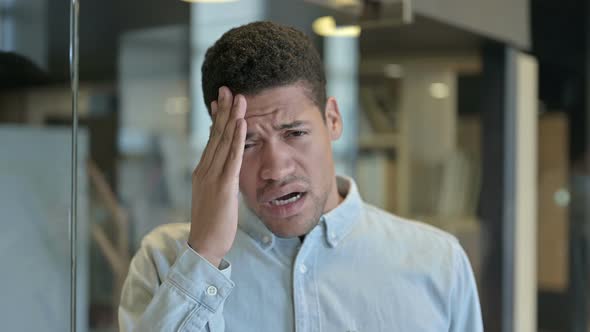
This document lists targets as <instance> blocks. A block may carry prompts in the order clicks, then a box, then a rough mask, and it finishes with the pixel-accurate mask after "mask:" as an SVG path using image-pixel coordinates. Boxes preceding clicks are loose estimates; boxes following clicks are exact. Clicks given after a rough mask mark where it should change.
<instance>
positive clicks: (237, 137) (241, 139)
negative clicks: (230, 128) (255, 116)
mask: <svg viewBox="0 0 590 332" xmlns="http://www.w3.org/2000/svg"><path fill="white" fill-rule="evenodd" d="M246 129H247V126H246V120H244V119H243V118H239V119H237V120H236V128H235V131H234V137H233V140H232V144H231V149H230V151H229V155H228V157H227V160H226V162H225V166H224V175H225V176H228V177H231V178H239V177H240V169H241V168H242V157H243V156H244V145H245V144H246ZM238 183H239V182H238Z"/></svg>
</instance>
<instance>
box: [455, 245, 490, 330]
mask: <svg viewBox="0 0 590 332" xmlns="http://www.w3.org/2000/svg"><path fill="white" fill-rule="evenodd" d="M454 258H455V259H454V262H455V276H456V277H455V278H454V283H453V288H452V293H451V328H450V331H451V332H464V331H471V332H483V322H482V317H481V308H480V304H479V296H478V294H477V285H476V283H475V278H474V276H473V271H472V269H471V264H469V259H468V258H467V255H466V254H465V251H464V250H463V248H462V247H461V245H460V244H459V243H457V249H456V250H455V257H454Z"/></svg>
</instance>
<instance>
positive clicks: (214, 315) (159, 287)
mask: <svg viewBox="0 0 590 332" xmlns="http://www.w3.org/2000/svg"><path fill="white" fill-rule="evenodd" d="M162 264H164V265H165V264H169V263H168V262H166V260H165V257H163V256H161V255H158V253H157V252H155V251H153V250H150V249H149V247H148V246H145V245H142V247H141V249H140V250H139V251H138V253H137V254H136V255H135V257H134V258H133V260H132V261H131V265H130V267H129V273H128V275H127V279H126V280H125V283H124V285H123V289H122V293H121V303H120V305H119V329H120V331H121V332H132V331H142V332H143V331H171V332H172V331H174V332H176V331H210V332H222V331H223V330H224V329H225V328H224V325H225V324H224V321H223V315H222V312H223V304H224V302H225V300H226V299H227V297H228V296H229V294H230V292H231V291H232V289H233V287H234V286H235V284H234V283H233V282H232V280H231V279H230V276H231V265H230V264H229V263H228V262H227V261H225V260H224V261H222V263H221V265H220V267H219V268H216V267H215V266H213V265H212V264H211V263H209V261H207V260H206V259H205V258H203V257H201V256H200V255H199V254H198V253H197V252H195V251H194V250H192V249H191V248H190V247H189V246H188V245H185V247H184V251H183V252H182V253H181V254H180V256H178V258H177V259H176V261H175V262H174V265H172V267H171V268H170V270H169V271H168V273H167V275H166V277H165V278H164V280H163V281H160V277H159V274H158V271H157V267H158V266H161V265H162Z"/></svg>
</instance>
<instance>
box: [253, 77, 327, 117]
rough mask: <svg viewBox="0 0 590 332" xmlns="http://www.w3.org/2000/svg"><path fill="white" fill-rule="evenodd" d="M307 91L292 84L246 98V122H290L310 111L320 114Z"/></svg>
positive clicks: (299, 85)
mask: <svg viewBox="0 0 590 332" xmlns="http://www.w3.org/2000/svg"><path fill="white" fill-rule="evenodd" d="M305 89H306V88H305V87H304V86H303V85H301V84H292V85H287V86H282V87H276V88H270V89H266V90H263V91H262V92H260V93H257V94H255V95H249V96H246V101H247V108H246V116H245V118H246V120H247V121H248V123H250V122H258V121H264V122H267V121H271V122H274V121H288V120H293V119H295V118H298V117H301V116H302V115H304V114H305V113H307V112H309V111H315V112H318V113H319V110H318V109H317V106H316V105H315V104H314V103H313V101H312V100H311V99H310V98H309V97H308V96H307V94H306V90H305Z"/></svg>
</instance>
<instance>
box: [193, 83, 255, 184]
mask: <svg viewBox="0 0 590 332" xmlns="http://www.w3.org/2000/svg"><path fill="white" fill-rule="evenodd" d="M245 114H246V98H245V97H244V96H242V95H236V96H235V98H234V97H233V96H232V93H231V91H230V90H229V89H228V88H227V87H221V88H220V89H219V100H218V101H217V102H212V103H211V115H212V116H213V125H212V127H211V135H210V137H209V142H208V143H207V146H206V147H205V151H204V152H203V156H202V158H201V162H200V163H199V168H200V169H201V171H204V172H206V173H208V174H221V173H222V172H223V173H225V172H226V171H227V172H230V173H231V174H234V173H236V172H237V175H238V176H239V168H240V167H241V159H242V155H243V149H244V144H245V136H246V134H245V131H246V123H245V121H244V120H243V119H244V116H245ZM240 119H241V120H240ZM240 122H244V123H243V124H241V125H238V123H240ZM242 127H243V128H242ZM240 128H242V129H240ZM241 130H243V131H244V132H243V135H242V134H241ZM242 136H243V137H242ZM236 137H237V138H236ZM240 140H241V141H240ZM238 142H241V143H240V144H238ZM235 144H238V145H237V146H235V147H234V145H235ZM234 148H235V149H238V148H239V150H240V151H234ZM236 153H237V154H239V164H238V165H237V166H236V165H235V162H232V163H231V167H230V166H226V165H229V164H230V162H229V161H228V158H229V159H235V158H237V155H236ZM235 167H237V171H236V170H235ZM230 169H231V171H229V170H230Z"/></svg>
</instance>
